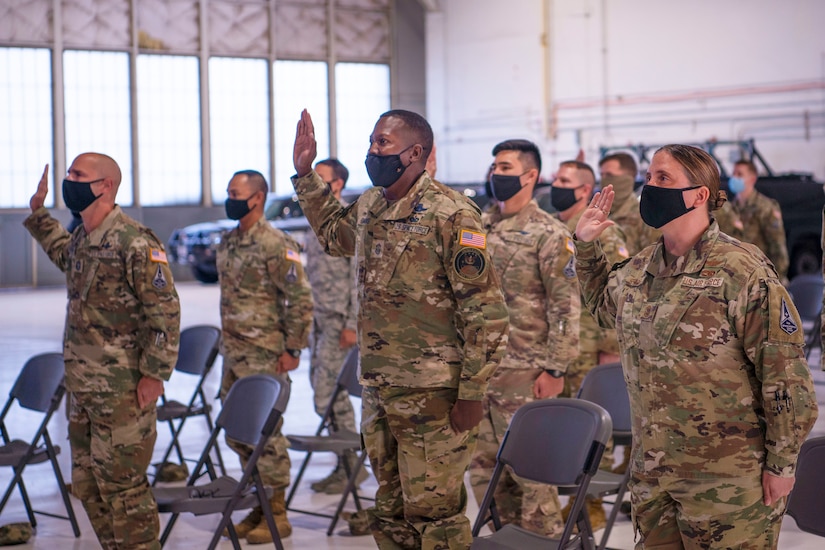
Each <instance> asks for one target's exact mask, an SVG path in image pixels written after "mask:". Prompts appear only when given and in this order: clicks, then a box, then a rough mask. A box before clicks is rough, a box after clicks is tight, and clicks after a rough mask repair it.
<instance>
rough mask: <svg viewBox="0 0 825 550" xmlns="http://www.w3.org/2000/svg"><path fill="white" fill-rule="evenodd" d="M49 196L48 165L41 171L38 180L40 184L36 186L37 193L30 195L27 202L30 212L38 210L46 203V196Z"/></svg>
mask: <svg viewBox="0 0 825 550" xmlns="http://www.w3.org/2000/svg"><path fill="white" fill-rule="evenodd" d="M48 194H49V165H48V164H47V165H46V167H45V168H44V169H43V176H42V177H41V178H40V183H38V184H37V191H35V192H34V195H32V198H31V200H30V201H29V206H30V207H31V209H32V212H34V211H35V210H37V209H38V208H40V207H41V206H43V205H44V204H45V203H46V195H48Z"/></svg>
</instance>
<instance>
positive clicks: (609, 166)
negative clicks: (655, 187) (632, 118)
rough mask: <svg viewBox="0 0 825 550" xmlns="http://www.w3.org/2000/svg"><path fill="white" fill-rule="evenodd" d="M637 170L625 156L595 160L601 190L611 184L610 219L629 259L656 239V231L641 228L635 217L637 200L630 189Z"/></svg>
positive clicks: (641, 223)
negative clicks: (597, 164)
mask: <svg viewBox="0 0 825 550" xmlns="http://www.w3.org/2000/svg"><path fill="white" fill-rule="evenodd" d="M638 171H639V168H638V167H637V166H636V161H635V160H634V159H633V157H632V156H630V155H629V154H628V153H613V154H610V155H607V156H605V157H603V158H602V160H600V161H599V177H600V178H601V187H602V189H604V188H605V187H607V186H608V185H612V186H613V191H614V193H615V197H616V200H615V201H613V210H611V212H610V219H611V220H613V221H614V222H616V224H618V225H619V227H621V229H622V232H623V233H624V237H625V246H627V251H628V253H629V254H630V255H631V256H632V255H633V254H636V253H638V252H639V251H640V250H642V249H643V248H644V247H646V246H647V245H649V244H652V243H654V242H656V239H658V238H659V232H658V231H657V230H655V229H653V228H652V227H650V226H648V225H645V223H644V222H643V221H642V217H641V216H640V215H639V199H638V198H637V197H636V193H634V190H633V188H634V186H635V182H636V174H637V173H638Z"/></svg>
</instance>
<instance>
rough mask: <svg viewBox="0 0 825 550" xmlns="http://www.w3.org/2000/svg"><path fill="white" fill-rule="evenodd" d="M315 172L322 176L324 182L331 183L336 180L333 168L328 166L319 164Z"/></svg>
mask: <svg viewBox="0 0 825 550" xmlns="http://www.w3.org/2000/svg"><path fill="white" fill-rule="evenodd" d="M315 171H316V172H318V175H319V176H321V179H322V180H325V181H329V180H331V179H333V178H335V174H334V172H333V170H332V168H331V167H330V166H327V165H326V164H319V165H318V166H316V167H315Z"/></svg>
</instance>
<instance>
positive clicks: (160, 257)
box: [149, 248, 169, 264]
mask: <svg viewBox="0 0 825 550" xmlns="http://www.w3.org/2000/svg"><path fill="white" fill-rule="evenodd" d="M149 259H150V260H152V261H153V262H157V263H159V264H168V263H169V262H167V261H166V252H164V251H163V250H161V249H160V248H150V249H149Z"/></svg>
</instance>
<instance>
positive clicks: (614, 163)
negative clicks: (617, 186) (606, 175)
mask: <svg viewBox="0 0 825 550" xmlns="http://www.w3.org/2000/svg"><path fill="white" fill-rule="evenodd" d="M620 169H621V165H620V164H619V161H618V160H616V159H610V160H607V161H605V162H603V163H602V164H601V166H599V170H601V171H602V172H618V171H619V170H620Z"/></svg>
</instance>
